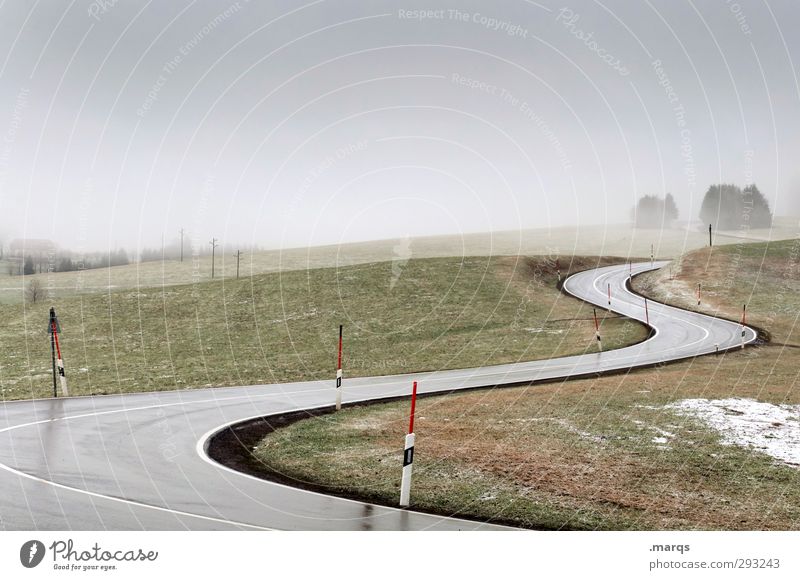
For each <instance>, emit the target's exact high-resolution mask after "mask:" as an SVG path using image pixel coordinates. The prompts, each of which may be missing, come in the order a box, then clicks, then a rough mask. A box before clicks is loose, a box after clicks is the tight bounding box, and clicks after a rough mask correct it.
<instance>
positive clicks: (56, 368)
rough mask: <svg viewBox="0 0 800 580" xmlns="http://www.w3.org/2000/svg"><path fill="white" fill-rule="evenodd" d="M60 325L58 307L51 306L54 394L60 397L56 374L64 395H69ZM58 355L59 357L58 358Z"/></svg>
mask: <svg viewBox="0 0 800 580" xmlns="http://www.w3.org/2000/svg"><path fill="white" fill-rule="evenodd" d="M59 329H60V325H59V324H58V318H56V309H55V308H50V351H51V354H52V356H53V396H54V397H58V389H57V387H56V375H58V379H59V381H60V383H61V392H62V393H63V395H64V396H65V397H66V396H69V390H68V389H67V375H66V373H65V372H64V360H63V359H62V358H61V345H60V344H59V343H58V331H59ZM56 355H57V356H58V358H57V359H56Z"/></svg>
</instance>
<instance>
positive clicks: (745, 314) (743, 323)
mask: <svg viewBox="0 0 800 580" xmlns="http://www.w3.org/2000/svg"><path fill="white" fill-rule="evenodd" d="M745 324H747V304H744V305H742V348H744V334H745V329H744V325H745Z"/></svg>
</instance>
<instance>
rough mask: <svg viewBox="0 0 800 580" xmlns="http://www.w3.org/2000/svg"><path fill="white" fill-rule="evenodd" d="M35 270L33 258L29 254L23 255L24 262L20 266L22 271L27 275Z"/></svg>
mask: <svg viewBox="0 0 800 580" xmlns="http://www.w3.org/2000/svg"><path fill="white" fill-rule="evenodd" d="M35 271H36V270H35V268H34V266H33V258H31V257H30V256H25V262H24V265H23V266H22V273H23V274H25V275H26V276H28V275H30V274H33V273H34V272H35Z"/></svg>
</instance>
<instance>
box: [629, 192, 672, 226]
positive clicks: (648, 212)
mask: <svg viewBox="0 0 800 580" xmlns="http://www.w3.org/2000/svg"><path fill="white" fill-rule="evenodd" d="M677 218H678V207H677V206H676V205H675V200H674V199H673V198H672V194H669V193H668V194H667V196H666V198H664V199H662V198H660V197H659V196H657V195H643V196H642V197H640V198H639V201H638V202H637V203H636V207H635V208H634V209H633V221H634V224H635V225H636V227H637V228H662V227H664V226H666V227H669V226H670V225H671V224H672V222H673V220H675V219H677Z"/></svg>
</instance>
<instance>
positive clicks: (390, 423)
mask: <svg viewBox="0 0 800 580" xmlns="http://www.w3.org/2000/svg"><path fill="white" fill-rule="evenodd" d="M798 244H800V242H798V241H794V242H788V243H783V244H771V245H770V246H769V247H766V246H765V245H757V246H752V247H750V246H748V247H746V248H744V249H736V247H733V248H732V249H729V250H725V251H724V250H722V249H714V250H713V251H710V252H709V251H708V250H701V251H699V252H696V253H693V254H689V255H687V256H686V257H684V258H683V259H682V260H681V263H680V269H679V271H678V272H677V273H678V277H677V280H673V281H672V282H671V283H667V284H663V285H662V283H663V282H664V277H666V278H667V280H666V282H669V280H668V278H669V270H668V269H665V270H664V271H662V272H660V273H657V274H653V275H651V276H650V277H649V279H648V278H643V279H640V280H638V281H637V283H636V285H637V286H639V287H640V288H645V289H648V293H650V295H651V297H654V298H661V299H667V300H669V301H671V302H675V303H678V304H681V305H687V306H689V305H691V302H692V300H693V296H694V294H693V290H694V288H693V283H694V280H695V279H696V278H697V277H699V276H701V275H702V276H704V277H705V278H704V279H705V280H706V288H707V294H706V299H705V300H704V303H703V304H702V305H701V308H705V309H709V311H714V312H720V313H724V314H725V315H727V316H729V317H731V318H736V316H737V314H738V313H739V312H740V309H741V305H740V304H739V302H741V301H742V300H743V299H744V298H749V301H748V304H749V305H750V308H751V316H750V320H751V321H752V323H753V324H756V325H760V326H764V327H765V328H767V329H769V330H770V331H771V332H772V335H773V339H774V340H775V341H776V342H778V343H780V344H778V345H776V344H775V343H773V344H771V345H760V346H756V347H752V348H748V349H745V350H743V351H738V350H737V351H733V352H730V353H728V354H724V355H720V356H706V357H701V358H698V359H695V360H690V361H684V362H680V363H676V364H670V365H666V366H663V367H659V368H654V369H649V370H643V371H638V372H632V373H629V374H621V375H613V376H605V377H602V378H599V379H594V380H579V381H572V382H565V383H551V384H543V385H536V386H531V387H521V388H511V389H492V390H487V391H476V392H470V393H463V394H454V395H449V396H443V397H432V398H426V399H422V400H421V401H420V403H419V406H418V409H419V411H418V420H417V429H416V432H417V447H416V455H415V480H414V487H413V491H412V500H413V505H414V507H417V508H419V509H425V510H434V511H438V512H442V513H448V514H458V515H469V516H472V517H478V518H483V519H488V520H495V521H498V520H499V521H506V522H510V523H514V524H516V525H521V526H526V527H533V528H547V529H750V530H798V529H800V469H799V468H798V467H800V466H790V465H786V464H783V463H780V462H778V461H776V460H773V459H772V458H770V457H768V456H766V455H763V454H761V453H759V452H757V451H755V450H752V449H748V448H742V447H736V446H728V445H723V444H722V443H721V441H720V438H719V435H718V434H717V433H716V432H713V431H711V430H710V429H709V428H706V427H705V426H704V425H702V424H701V423H699V422H698V421H697V420H694V419H691V418H688V417H685V416H681V415H677V414H675V413H674V412H672V411H670V410H667V409H664V408H663V407H664V405H666V404H669V403H671V402H674V401H678V400H682V399H686V398H710V399H721V398H728V397H746V398H753V399H757V400H759V401H765V402H770V403H775V404H781V403H791V404H800V389H798V388H797V385H798V379H800V365H799V364H798V360H800V353H798V351H797V349H796V348H792V347H789V346H783V345H789V344H797V343H799V342H800V339H799V338H798V328H797V326H796V324H795V322H796V321H797V313H798V312H800V291H799V290H800V287H799V286H798V284H799V283H800V282H798V277H797V272H798V258H799V256H798V252H797V248H798V247H800V246H798ZM759 246H760V247H759ZM734 252H738V253H736V254H735V253H734ZM727 272H735V273H736V274H735V278H736V282H737V283H736V284H728V283H727V281H726V278H725V276H726V273H727ZM407 409H408V405H407V403H405V402H398V403H390V404H383V405H376V406H372V407H362V408H354V409H348V410H346V411H344V412H342V413H339V414H336V415H331V416H323V417H319V418H317V419H311V420H307V421H302V422H299V423H296V424H294V425H292V426H290V427H288V428H286V429H283V430H279V431H278V432H276V433H274V434H272V435H270V436H268V437H267V438H266V439H265V440H264V442H263V443H262V445H261V446H260V448H259V449H258V451H257V453H258V456H259V457H260V458H261V459H262V460H263V461H264V462H265V463H266V464H268V465H270V466H271V467H272V468H275V469H278V470H280V471H282V472H283V473H286V474H289V475H290V476H292V477H296V478H298V479H300V480H303V481H312V482H314V483H315V484H316V485H320V486H323V487H324V488H326V489H328V490H329V491H332V492H339V493H347V494H356V495H360V496H362V497H366V498H369V499H371V500H373V501H382V502H386V503H389V504H394V503H395V502H396V498H397V494H398V482H399V473H400V462H399V461H400V459H399V457H400V453H401V445H402V440H403V432H404V428H405V425H406V413H407ZM359 426H361V427H359ZM664 432H668V433H669V434H670V435H672V436H671V437H669V439H668V441H667V442H666V443H664V442H662V441H661V440H659V439H658V437H660V436H662V435H663V434H664ZM342 456H344V457H346V461H344V462H343V463H340V462H339V461H338V458H340V457H342ZM334 457H335V458H337V461H332V458H334Z"/></svg>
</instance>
